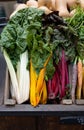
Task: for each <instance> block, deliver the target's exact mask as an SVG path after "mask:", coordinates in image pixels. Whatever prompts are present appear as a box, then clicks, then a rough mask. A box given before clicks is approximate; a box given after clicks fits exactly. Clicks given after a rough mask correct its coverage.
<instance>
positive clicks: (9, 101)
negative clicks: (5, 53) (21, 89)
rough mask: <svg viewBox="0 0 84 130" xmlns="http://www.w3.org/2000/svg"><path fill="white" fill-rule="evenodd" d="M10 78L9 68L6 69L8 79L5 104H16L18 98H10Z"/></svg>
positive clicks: (6, 81)
mask: <svg viewBox="0 0 84 130" xmlns="http://www.w3.org/2000/svg"><path fill="white" fill-rule="evenodd" d="M9 82H10V80H9V75H8V69H6V80H5V91H4V104H5V105H15V104H16V100H14V99H10V93H9V90H10V88H9V87H10V83H9Z"/></svg>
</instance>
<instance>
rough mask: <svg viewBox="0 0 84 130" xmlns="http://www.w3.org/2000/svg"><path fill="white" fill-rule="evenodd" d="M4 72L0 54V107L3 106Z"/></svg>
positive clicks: (4, 65)
mask: <svg viewBox="0 0 84 130" xmlns="http://www.w3.org/2000/svg"><path fill="white" fill-rule="evenodd" d="M5 71H6V63H5V60H4V57H3V55H2V53H1V52H0V105H1V104H3V96H4V88H5Z"/></svg>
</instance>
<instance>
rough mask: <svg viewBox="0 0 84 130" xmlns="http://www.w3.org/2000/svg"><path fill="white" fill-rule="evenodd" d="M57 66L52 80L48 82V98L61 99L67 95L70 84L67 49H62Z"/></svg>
mask: <svg viewBox="0 0 84 130" xmlns="http://www.w3.org/2000/svg"><path fill="white" fill-rule="evenodd" d="M54 66H55V73H54V75H53V77H52V79H51V80H49V81H48V83H47V88H48V99H56V98H57V97H59V100H61V99H62V98H64V97H65V96H66V93H67V90H68V87H67V86H68V84H69V73H68V63H67V61H66V56H65V51H64V50H62V52H61V57H60V60H59V63H58V64H57V65H56V64H54Z"/></svg>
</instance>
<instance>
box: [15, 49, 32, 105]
mask: <svg viewBox="0 0 84 130" xmlns="http://www.w3.org/2000/svg"><path fill="white" fill-rule="evenodd" d="M18 64H19V65H18V66H17V78H18V85H19V90H20V103H22V102H24V101H26V100H28V98H29V88H30V78H29V71H28V70H27V64H28V52H27V51H26V52H24V53H23V54H21V55H20V62H19V63H18Z"/></svg>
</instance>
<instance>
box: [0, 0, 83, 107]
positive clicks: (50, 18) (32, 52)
mask: <svg viewBox="0 0 84 130" xmlns="http://www.w3.org/2000/svg"><path fill="white" fill-rule="evenodd" d="M66 1H67V2H68V6H70V5H69V4H70V3H69V1H68V0H66ZM66 1H65V6H66ZM33 2H34V3H35V5H34V6H32V3H33ZM54 2H56V1H54ZM60 2H61V0H60ZM60 2H58V4H56V6H58V7H56V6H55V7H51V5H52V1H51V4H50V3H47V2H46V4H44V3H45V1H42V2H41V1H40V0H39V1H38V2H36V1H35V0H29V1H27V4H26V6H24V7H21V9H17V10H16V11H15V13H13V15H11V17H10V20H9V21H8V24H7V26H6V27H5V28H4V29H3V32H2V33H1V36H0V47H1V50H2V53H3V55H4V58H5V60H6V63H7V67H8V70H9V74H10V79H11V83H10V84H11V85H10V91H11V97H12V98H14V99H16V101H17V103H18V104H21V103H24V102H28V103H30V104H31V105H32V106H34V107H36V106H37V105H38V104H40V103H42V104H46V103H48V102H49V103H61V101H62V100H63V99H71V100H72V102H73V103H75V99H76V98H77V99H82V98H84V10H83V8H80V7H78V8H77V9H76V10H75V14H74V15H73V16H72V17H69V18H67V17H66V18H63V17H60V16H62V15H60V14H61V13H64V12H66V11H64V12H60V10H61V8H62V6H61V4H62V2H61V4H60ZM73 2H74V3H75V1H73ZM40 4H41V5H42V6H45V5H46V7H47V8H48V9H49V11H50V12H46V13H45V11H44V10H43V9H40V7H42V6H40ZM63 4H64V3H63ZM27 6H28V7H27ZM53 6H54V5H53ZM52 8H54V10H53V9H52ZM64 8H65V9H66V7H64ZM51 9H52V10H51ZM61 11H62V10H61ZM67 13H69V12H67ZM63 16H64V17H65V15H64V14H63ZM67 16H68V15H67ZM80 16H81V17H80Z"/></svg>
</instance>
